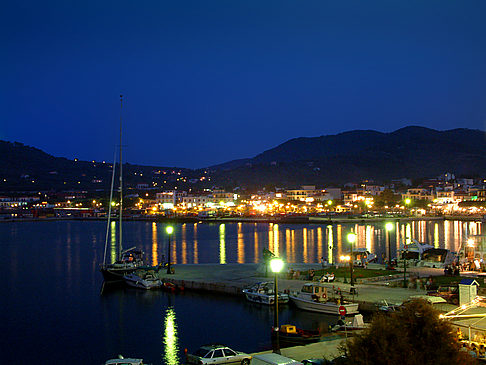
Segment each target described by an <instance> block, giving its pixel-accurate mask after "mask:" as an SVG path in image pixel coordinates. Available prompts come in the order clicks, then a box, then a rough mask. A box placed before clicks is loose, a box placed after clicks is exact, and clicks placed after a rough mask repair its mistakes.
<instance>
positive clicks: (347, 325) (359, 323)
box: [331, 314, 369, 332]
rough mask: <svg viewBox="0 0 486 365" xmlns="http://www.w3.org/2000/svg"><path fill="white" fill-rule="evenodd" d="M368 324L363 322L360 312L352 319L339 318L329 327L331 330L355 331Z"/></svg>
mask: <svg viewBox="0 0 486 365" xmlns="http://www.w3.org/2000/svg"><path fill="white" fill-rule="evenodd" d="M368 326H369V324H368V323H365V322H364V320H363V315H362V314H356V315H355V316H354V317H353V319H352V320H343V319H340V320H339V321H338V323H337V324H336V325H335V326H333V327H332V328H331V331H333V332H339V331H356V330H363V329H365V328H367V327H368Z"/></svg>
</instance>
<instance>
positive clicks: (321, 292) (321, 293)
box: [300, 283, 328, 302]
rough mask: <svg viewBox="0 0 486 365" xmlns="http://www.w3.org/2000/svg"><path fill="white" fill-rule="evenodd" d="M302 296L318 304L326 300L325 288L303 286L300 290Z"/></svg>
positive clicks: (309, 285)
mask: <svg viewBox="0 0 486 365" xmlns="http://www.w3.org/2000/svg"><path fill="white" fill-rule="evenodd" d="M300 292H301V295H302V296H308V297H309V299H312V300H314V301H319V302H321V301H322V302H325V301H327V300H328V297H327V288H326V287H324V286H321V285H316V284H310V283H309V284H304V286H302V289H301V290H300Z"/></svg>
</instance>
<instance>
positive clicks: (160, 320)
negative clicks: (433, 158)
mask: <svg viewBox="0 0 486 365" xmlns="http://www.w3.org/2000/svg"><path fill="white" fill-rule="evenodd" d="M117 229H118V227H117V226H116V224H115V223H113V233H112V234H110V236H109V244H108V249H107V257H108V260H111V259H112V258H113V257H115V256H116V233H117V231H116V230H117ZM123 230H124V232H123V233H124V247H125V248H128V247H131V246H138V247H142V248H143V250H144V251H145V252H146V254H147V257H148V259H149V260H150V262H151V263H152V264H157V263H159V262H160V261H162V260H163V256H164V255H165V257H166V256H167V249H168V245H167V236H166V234H165V225H164V224H156V223H146V222H127V223H124V225H123ZM351 230H352V231H354V232H355V233H357V235H358V241H357V247H367V248H368V249H369V250H370V251H371V252H374V253H377V254H378V255H379V256H380V255H381V253H383V252H384V250H385V242H386V240H385V232H384V230H383V225H382V224H373V225H366V224H346V225H345V224H340V225H337V224H335V225H332V226H331V225H330V226H327V225H277V224H260V223H259V224H253V223H243V224H233V223H232V224H183V225H176V226H175V232H174V234H173V237H172V245H171V250H172V251H171V257H172V258H173V262H176V263H177V264H194V263H196V264H198V263H201V264H203V263H213V264H227V263H241V264H243V263H255V262H260V261H261V258H262V249H263V248H268V249H270V250H271V251H273V252H275V253H277V252H278V253H279V256H281V257H284V258H286V260H287V261H288V262H298V263H300V262H304V263H315V262H319V260H320V257H324V258H326V259H327V260H328V261H330V262H334V261H335V260H336V258H337V257H339V255H340V254H341V253H342V252H344V251H347V250H348V249H349V246H348V244H347V242H346V239H345V237H346V235H347V233H349V232H351ZM480 233H482V224H481V223H476V222H467V223H466V222H459V221H445V222H444V221H440V222H434V221H429V222H426V221H418V222H413V223H412V222H410V223H403V224H402V223H397V224H396V226H395V230H394V231H393V232H392V233H391V235H390V238H391V242H392V251H396V250H397V249H399V248H401V245H402V242H403V241H406V240H407V238H408V237H411V238H416V239H417V240H419V241H424V242H428V243H431V244H433V245H435V246H436V247H444V248H448V249H451V250H455V251H457V250H458V249H459V247H460V245H461V243H462V242H463V241H464V240H465V238H466V237H467V235H468V234H480ZM105 234H106V223H104V222H84V221H68V222H65V221H58V222H56V221H54V222H18V223H1V224H0V254H1V255H2V256H3V260H2V262H3V265H1V266H0V278H1V282H2V284H1V289H2V291H1V292H2V298H1V300H0V323H1V331H0V354H1V355H0V356H1V358H2V360H1V362H2V363H5V364H25V363H38V364H60V363H70V364H87V363H91V364H101V363H103V362H104V361H105V360H106V359H108V358H111V357H114V356H116V355H117V354H123V355H125V356H134V357H143V358H144V359H145V361H146V362H151V363H153V364H171V365H174V364H180V363H183V357H182V355H183V350H184V348H186V347H187V348H189V349H194V348H197V347H198V346H199V345H201V344H204V343H215V342H219V343H225V344H228V345H230V346H232V347H234V348H235V349H237V350H241V351H246V352H255V351H260V350H264V349H267V348H270V347H271V342H270V337H269V330H270V328H271V326H272V323H273V313H272V311H271V309H269V308H268V307H263V306H258V305H254V304H251V303H247V302H245V301H242V300H241V299H239V298H233V297H228V296H217V295H209V294H199V293H198V294H196V293H190V292H187V293H183V294H169V293H165V292H161V291H149V292H145V291H140V290H137V289H130V288H123V287H122V288H112V289H110V290H104V291H103V294H101V287H102V277H101V274H100V272H99V266H100V264H101V263H102V261H103V255H104V246H105ZM335 321H336V319H334V318H332V317H326V316H322V315H317V314H313V313H310V312H302V311H299V310H297V309H295V308H293V307H291V306H285V307H283V308H281V313H280V323H294V324H296V325H298V326H300V327H303V328H307V329H316V328H317V327H324V328H327V324H328V323H335Z"/></svg>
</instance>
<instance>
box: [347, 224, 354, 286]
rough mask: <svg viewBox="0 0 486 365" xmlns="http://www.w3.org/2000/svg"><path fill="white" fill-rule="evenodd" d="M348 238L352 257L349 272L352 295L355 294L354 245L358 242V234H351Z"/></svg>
mask: <svg viewBox="0 0 486 365" xmlns="http://www.w3.org/2000/svg"><path fill="white" fill-rule="evenodd" d="M346 238H347V239H348V242H349V243H350V244H351V257H350V260H349V272H350V275H351V279H350V281H351V289H350V292H351V293H354V292H355V289H354V278H353V265H354V262H353V261H354V256H353V244H354V243H355V242H356V234H355V233H353V232H351V233H348V235H347V236H346Z"/></svg>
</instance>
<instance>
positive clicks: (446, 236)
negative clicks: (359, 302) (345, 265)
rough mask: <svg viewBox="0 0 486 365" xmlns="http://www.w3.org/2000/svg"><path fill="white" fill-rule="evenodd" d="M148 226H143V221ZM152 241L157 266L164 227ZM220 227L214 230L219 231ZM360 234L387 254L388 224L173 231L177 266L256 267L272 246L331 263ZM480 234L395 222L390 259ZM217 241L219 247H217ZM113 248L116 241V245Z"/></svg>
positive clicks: (454, 224) (469, 225) (156, 227)
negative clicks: (414, 244)
mask: <svg viewBox="0 0 486 365" xmlns="http://www.w3.org/2000/svg"><path fill="white" fill-rule="evenodd" d="M139 224H144V223H139ZM151 224H152V225H153V226H152V228H153V234H152V237H151V241H152V242H151V243H149V242H148V241H147V240H146V239H145V240H144V239H142V242H144V245H145V251H146V252H148V253H151V254H152V262H157V257H158V256H159V255H160V250H161V249H162V250H163V247H164V246H166V245H167V243H166V241H167V237H166V236H164V235H162V236H160V235H158V234H156V232H163V230H164V227H165V225H164V224H162V223H151ZM215 229H216V231H215ZM351 231H352V232H355V233H356V234H357V240H356V244H355V247H363V248H367V249H368V250H369V251H371V252H373V253H376V254H377V255H378V257H381V254H383V253H385V246H386V245H385V241H386V234H385V229H384V223H374V224H366V223H354V224H333V225H325V226H324V225H302V224H298V225H290V224H273V223H269V224H267V223H221V224H204V223H194V224H182V225H177V226H176V227H175V231H174V235H173V237H172V245H171V246H172V247H171V257H172V258H173V259H172V262H173V263H183V264H197V263H220V264H227V263H239V264H244V263H257V262H261V260H262V250H263V248H268V249H269V250H270V251H272V252H274V253H275V254H276V255H278V256H280V257H284V258H285V259H286V260H287V261H288V262H290V263H292V262H303V263H317V262H320V259H321V257H323V258H324V259H325V260H327V261H328V262H330V263H334V262H336V261H337V258H338V257H339V256H340V255H341V254H343V253H345V252H347V251H349V249H350V246H349V243H348V242H347V239H346V235H347V234H348V233H350V232H351ZM481 231H482V224H481V223H480V222H460V221H404V222H399V221H396V222H395V224H394V228H393V230H392V231H391V232H390V241H391V245H392V256H395V255H396V252H397V251H398V250H400V249H402V248H403V246H404V244H409V243H410V242H411V241H412V239H416V240H418V241H420V242H427V243H429V244H432V245H433V246H434V247H437V248H447V249H450V250H452V251H458V250H459V248H460V246H461V243H462V242H464V240H465V237H466V236H467V235H469V234H479V233H481ZM138 241H139V242H140V238H139V239H138ZM216 242H217V246H215V243H216ZM112 245H113V242H112Z"/></svg>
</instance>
